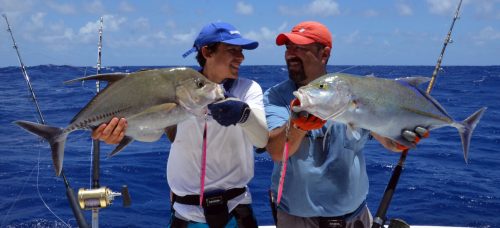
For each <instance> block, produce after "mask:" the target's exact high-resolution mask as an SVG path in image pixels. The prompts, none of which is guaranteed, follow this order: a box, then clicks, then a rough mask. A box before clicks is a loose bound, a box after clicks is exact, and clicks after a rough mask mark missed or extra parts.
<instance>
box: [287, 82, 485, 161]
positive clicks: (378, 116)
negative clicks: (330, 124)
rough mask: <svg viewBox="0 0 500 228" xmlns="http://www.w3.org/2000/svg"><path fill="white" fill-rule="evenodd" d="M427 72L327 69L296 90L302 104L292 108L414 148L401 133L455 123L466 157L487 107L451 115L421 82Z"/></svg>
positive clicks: (353, 134)
mask: <svg viewBox="0 0 500 228" xmlns="http://www.w3.org/2000/svg"><path fill="white" fill-rule="evenodd" d="M428 81H429V78H426V77H407V78H399V79H396V80H394V79H383V78H377V77H374V76H366V77H362V76H355V75H349V74H342V73H333V74H327V75H324V76H322V77H320V78H317V79H316V80H314V81H312V82H310V83H309V84H308V85H305V86H302V87H300V88H299V89H298V90H297V91H295V92H294V95H295V96H296V97H297V98H298V99H299V100H300V106H297V107H294V111H296V112H300V111H307V112H309V113H311V114H313V115H315V116H318V117H320V118H321V119H324V120H326V119H333V120H335V121H337V122H341V123H345V124H347V126H348V131H350V132H351V133H352V134H351V135H352V136H354V137H357V136H358V135H359V134H357V131H356V130H355V129H356V128H364V129H367V130H370V131H372V132H375V133H377V134H379V135H382V136H385V137H388V138H390V139H392V140H395V141H397V142H398V143H400V144H402V145H405V146H407V147H414V145H412V144H411V143H410V142H408V141H407V140H405V139H404V138H403V137H402V136H401V133H402V132H403V130H405V129H409V130H414V129H415V127H417V126H422V127H425V128H427V129H429V130H432V129H436V128H440V127H444V126H452V127H455V128H457V130H458V132H459V134H460V137H461V140H462V148H463V152H464V159H465V161H466V162H467V154H468V150H469V143H470V139H471V134H472V131H473V130H474V128H475V127H476V125H477V123H478V122H479V120H480V119H481V117H482V115H483V113H484V111H485V110H486V107H483V108H481V109H479V110H478V111H476V112H475V113H474V114H472V115H471V116H469V117H468V118H467V119H465V120H464V121H462V122H457V121H455V120H453V118H451V117H450V116H449V115H448V113H446V111H445V110H444V108H443V107H441V105H440V104H439V103H438V102H437V101H436V100H435V99H434V98H432V97H431V96H429V95H427V94H426V93H425V92H423V91H421V90H419V89H418V88H417V86H418V85H419V84H421V83H424V82H428Z"/></svg>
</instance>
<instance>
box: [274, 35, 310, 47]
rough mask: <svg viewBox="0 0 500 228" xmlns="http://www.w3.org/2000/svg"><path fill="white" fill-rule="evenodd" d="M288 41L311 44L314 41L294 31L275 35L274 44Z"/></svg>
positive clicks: (279, 44)
mask: <svg viewBox="0 0 500 228" xmlns="http://www.w3.org/2000/svg"><path fill="white" fill-rule="evenodd" d="M288 41H290V42H292V43H294V44H299V45H305V44H312V43H314V42H316V41H314V40H313V39H310V38H307V37H305V36H301V35H298V34H295V33H281V34H279V35H278V36H277V37H276V44H277V45H278V46H281V45H283V44H286V43H287V42H288Z"/></svg>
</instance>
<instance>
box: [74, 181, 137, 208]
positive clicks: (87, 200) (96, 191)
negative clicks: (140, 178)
mask: <svg viewBox="0 0 500 228" xmlns="http://www.w3.org/2000/svg"><path fill="white" fill-rule="evenodd" d="M117 196H121V197H122V199H123V206H124V207H128V206H130V204H131V203H132V201H131V199H130V194H129V193H128V188H127V186H126V185H123V187H122V191H121V192H113V191H112V190H111V189H110V188H108V187H100V188H93V189H84V188H80V189H78V203H79V204H80V208H82V209H85V210H92V209H98V208H105V207H108V206H109V205H111V204H112V203H113V200H114V199H115V197H117Z"/></svg>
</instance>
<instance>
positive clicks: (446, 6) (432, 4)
mask: <svg viewBox="0 0 500 228" xmlns="http://www.w3.org/2000/svg"><path fill="white" fill-rule="evenodd" d="M456 3H457V1H456V0H427V4H428V5H429V11H430V12H431V13H433V14H438V15H450V13H451V12H453V10H454V9H455V8H456Z"/></svg>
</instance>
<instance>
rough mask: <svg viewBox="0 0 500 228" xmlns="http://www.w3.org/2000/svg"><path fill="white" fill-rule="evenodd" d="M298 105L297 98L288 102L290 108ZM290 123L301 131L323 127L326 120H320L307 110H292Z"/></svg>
mask: <svg viewBox="0 0 500 228" xmlns="http://www.w3.org/2000/svg"><path fill="white" fill-rule="evenodd" d="M298 105H300V101H299V99H297V98H295V99H293V100H292V102H291V103H290V109H291V110H293V106H298ZM292 113H293V117H292V124H293V126H294V127H295V128H298V129H300V130H303V131H310V130H315V129H319V128H321V127H323V125H325V123H326V120H322V119H320V118H318V117H316V116H315V115H312V114H309V113H307V112H299V113H295V112H293V111H292Z"/></svg>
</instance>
